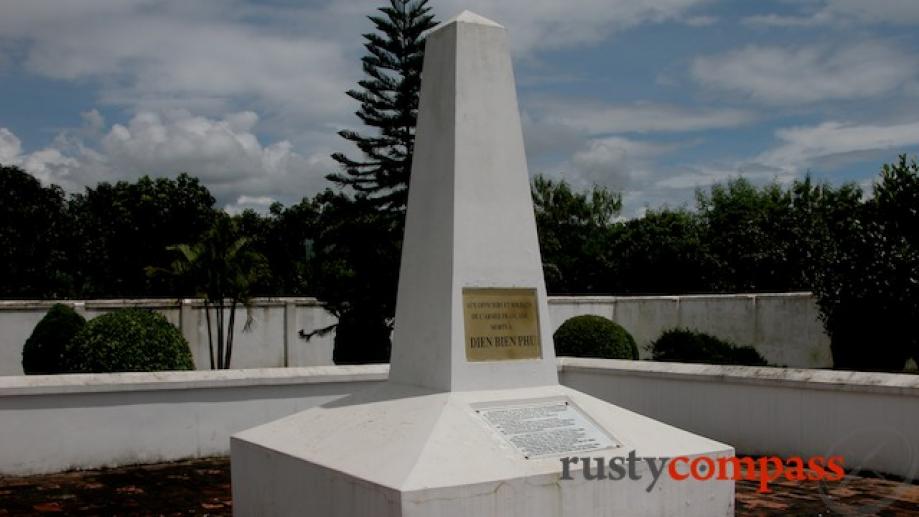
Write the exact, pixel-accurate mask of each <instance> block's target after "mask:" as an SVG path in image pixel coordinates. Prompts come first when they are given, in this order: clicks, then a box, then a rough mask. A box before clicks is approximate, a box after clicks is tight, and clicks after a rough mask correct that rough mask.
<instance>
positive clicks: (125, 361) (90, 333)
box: [64, 309, 195, 373]
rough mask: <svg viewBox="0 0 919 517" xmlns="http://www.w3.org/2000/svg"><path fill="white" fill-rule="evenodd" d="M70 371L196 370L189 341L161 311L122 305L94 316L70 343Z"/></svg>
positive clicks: (67, 362)
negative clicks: (127, 307) (155, 311)
mask: <svg viewBox="0 0 919 517" xmlns="http://www.w3.org/2000/svg"><path fill="white" fill-rule="evenodd" d="M64 359H65V363H66V367H67V368H68V371H71V372H86V373H90V372H92V373H103V372H154V371H161V370H194V368H195V364H194V361H193V360H192V357H191V350H190V349H189V347H188V342H187V341H185V338H184V337H182V334H180V333H179V330H178V329H176V328H175V327H174V326H172V324H171V323H169V322H168V321H166V318H165V317H163V315H161V314H157V313H154V312H150V311H146V310H142V309H120V310H117V311H115V312H111V313H108V314H104V315H102V316H99V317H98V318H95V319H93V320H90V321H89V323H87V324H86V326H85V327H83V330H81V331H80V332H79V333H78V334H77V335H76V336H74V338H73V340H72V341H71V342H70V345H69V346H68V347H67V351H66V353H65V354H64Z"/></svg>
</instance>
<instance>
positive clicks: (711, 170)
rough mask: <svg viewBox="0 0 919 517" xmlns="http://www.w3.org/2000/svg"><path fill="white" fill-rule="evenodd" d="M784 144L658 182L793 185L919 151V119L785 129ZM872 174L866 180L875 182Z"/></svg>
mask: <svg viewBox="0 0 919 517" xmlns="http://www.w3.org/2000/svg"><path fill="white" fill-rule="evenodd" d="M775 136H776V139H777V140H778V141H779V143H778V145H776V146H774V147H773V148H771V149H768V150H766V151H764V152H762V153H760V154H758V155H755V156H751V157H748V158H745V159H740V160H733V161H730V160H724V161H715V162H711V163H703V164H699V165H694V166H688V167H683V168H681V170H679V171H677V172H676V173H675V174H673V175H671V176H668V177H666V178H663V179H661V180H659V181H657V182H656V183H655V186H656V187H660V188H666V189H678V190H679V189H692V188H697V187H707V186H709V185H712V184H715V183H717V182H722V181H725V180H727V179H730V178H734V177H738V176H743V177H745V178H747V179H751V180H755V181H773V180H775V181H779V182H782V183H787V182H790V181H792V180H794V179H795V178H799V177H801V175H802V174H803V173H804V172H805V171H807V170H809V169H811V168H812V167H814V166H818V167H819V168H821V169H823V170H824V171H827V170H832V169H834V168H837V167H840V166H842V165H845V164H847V163H852V162H858V161H863V160H866V159H870V160H873V161H884V160H885V159H886V160H889V159H890V157H891V156H893V155H896V154H899V153H904V152H905V153H907V154H909V153H916V152H917V151H919V122H913V123H905V124H888V125H884V124H846V123H841V122H824V123H822V124H818V125H816V126H801V127H789V128H782V129H779V130H777V131H776V132H775ZM871 181H872V178H868V179H866V180H864V181H863V182H861V183H862V184H863V185H870V184H871Z"/></svg>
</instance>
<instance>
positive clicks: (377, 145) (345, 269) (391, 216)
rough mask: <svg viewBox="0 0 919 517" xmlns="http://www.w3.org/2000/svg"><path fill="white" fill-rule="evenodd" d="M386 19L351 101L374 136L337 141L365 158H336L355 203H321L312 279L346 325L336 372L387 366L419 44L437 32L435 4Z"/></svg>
mask: <svg viewBox="0 0 919 517" xmlns="http://www.w3.org/2000/svg"><path fill="white" fill-rule="evenodd" d="M378 11H379V13H380V14H377V15H373V16H370V17H369V18H370V21H371V22H372V23H373V25H374V27H375V29H376V31H375V32H372V33H367V34H364V40H365V43H364V47H365V48H366V49H367V55H365V56H364V57H363V58H362V64H363V70H364V74H365V75H366V77H365V78H364V79H362V80H361V81H359V82H358V86H359V88H357V89H353V90H349V91H348V92H347V94H348V96H350V97H351V98H353V99H355V100H357V101H358V102H360V103H361V106H360V109H359V110H358V111H357V112H356V114H357V116H358V118H360V119H361V121H362V122H363V123H364V125H365V126H367V127H368V128H369V129H370V132H369V134H361V133H359V132H357V131H352V130H343V131H340V132H339V134H340V135H341V136H342V138H344V139H345V140H347V141H348V142H350V143H353V144H354V145H355V146H356V147H357V148H358V149H359V150H360V151H361V153H362V154H363V157H362V158H360V159H354V158H349V157H348V156H347V155H345V154H344V153H336V154H334V155H332V158H333V159H334V160H335V161H336V162H338V163H339V165H340V167H341V171H340V172H339V173H336V174H330V175H329V176H328V179H329V180H331V181H332V182H334V183H335V184H336V185H338V186H339V187H342V188H347V189H351V190H352V191H353V192H354V193H355V196H354V197H353V198H352V197H349V196H348V195H346V194H335V193H332V192H326V193H324V194H320V196H319V197H318V198H317V199H318V200H319V202H320V203H321V205H322V208H321V209H320V210H321V212H322V214H321V215H320V221H322V224H321V225H320V228H321V231H319V232H317V236H316V244H315V250H316V252H315V253H316V256H315V262H314V263H315V265H316V267H313V268H312V271H313V275H312V278H313V280H314V287H315V289H316V292H317V295H318V297H319V299H320V300H322V302H323V304H324V306H325V307H326V308H327V309H328V310H329V311H330V312H332V313H333V314H335V315H336V316H338V318H339V320H338V325H337V329H336V335H335V352H334V357H335V361H336V362H337V363H359V362H378V361H386V360H388V358H389V350H390V346H391V345H390V340H389V334H390V331H391V328H392V318H393V313H394V312H395V298H396V289H397V285H398V283H397V280H396V279H397V278H398V273H399V253H400V249H401V240H402V231H403V227H404V217H405V215H404V214H405V207H406V204H407V202H408V185H409V176H410V174H411V169H412V155H413V153H414V142H415V123H416V120H417V117H418V96H419V91H420V87H421V68H422V64H423V62H424V41H423V39H422V37H421V36H422V33H423V32H424V31H426V30H427V29H430V28H432V27H434V26H435V25H436V22H435V21H434V17H433V15H431V13H430V7H428V5H427V0H389V2H388V5H386V6H384V7H382V8H380V9H378ZM317 330H318V331H323V330H326V329H313V331H317ZM311 334H312V332H311V333H310V334H307V335H311Z"/></svg>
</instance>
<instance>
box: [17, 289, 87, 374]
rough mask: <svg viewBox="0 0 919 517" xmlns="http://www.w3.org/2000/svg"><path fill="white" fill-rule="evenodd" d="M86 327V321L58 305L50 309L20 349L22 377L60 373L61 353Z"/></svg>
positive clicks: (61, 366) (61, 365)
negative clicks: (23, 373)
mask: <svg viewBox="0 0 919 517" xmlns="http://www.w3.org/2000/svg"><path fill="white" fill-rule="evenodd" d="M85 325H86V319H84V318H83V316H80V315H79V314H77V313H76V311H74V310H73V309H72V308H70V307H68V306H67V305H64V304H62V303H56V304H54V305H52V306H51V308H50V309H49V310H48V312H47V313H46V314H45V316H44V317H43V318H42V319H41V321H39V322H38V324H37V325H35V329H33V330H32V335H31V336H29V339H27V340H26V343H25V345H23V347H22V370H23V371H24V372H25V373H26V375H36V374H37V375H42V374H50V373H63V372H65V371H67V370H66V369H65V367H64V364H63V356H64V350H65V349H66V348H67V345H68V343H70V341H71V340H72V339H73V337H74V336H75V335H76V334H77V333H78V332H79V331H80V330H81V329H82V328H83V327H84V326H85Z"/></svg>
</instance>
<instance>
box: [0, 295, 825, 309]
mask: <svg viewBox="0 0 919 517" xmlns="http://www.w3.org/2000/svg"><path fill="white" fill-rule="evenodd" d="M812 296H813V294H812V293H809V292H789V293H731V294H680V295H666V296H664V295H662V296H612V295H610V296H549V303H575V304H578V303H613V302H616V301H620V300H621V301H641V300H672V301H677V300H731V299H747V300H749V299H755V298H809V297H812ZM55 303H63V304H66V305H71V306H73V305H77V306H80V307H83V308H86V309H112V308H118V307H147V308H176V309H178V308H179V307H181V306H182V304H183V303H184V304H188V305H192V306H194V307H200V306H203V305H204V303H203V302H202V301H201V300H200V299H198V298H181V299H179V298H112V299H95V300H0V311H18V310H28V309H48V308H50V307H51V306H52V305H54V304H55ZM289 303H292V304H294V305H297V306H305V307H313V306H322V303H321V302H320V301H319V300H318V299H316V298H313V297H309V296H280V297H275V298H253V299H252V304H253V305H254V306H255V307H266V306H268V307H270V306H281V305H286V304H289Z"/></svg>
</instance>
